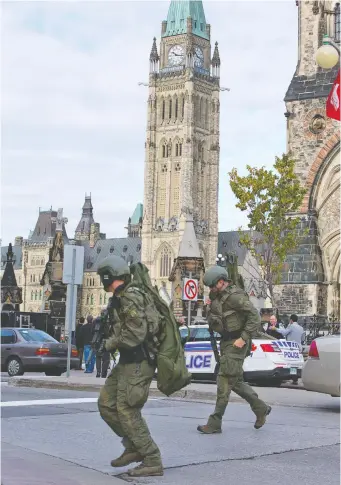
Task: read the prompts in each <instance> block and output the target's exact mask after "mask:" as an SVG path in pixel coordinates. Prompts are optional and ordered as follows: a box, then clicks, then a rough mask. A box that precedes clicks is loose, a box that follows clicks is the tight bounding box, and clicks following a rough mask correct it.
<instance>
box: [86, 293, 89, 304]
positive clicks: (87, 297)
mask: <svg viewBox="0 0 341 485" xmlns="http://www.w3.org/2000/svg"><path fill="white" fill-rule="evenodd" d="M86 304H87V305H89V295H86Z"/></svg>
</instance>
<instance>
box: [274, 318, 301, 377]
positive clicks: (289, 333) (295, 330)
mask: <svg viewBox="0 0 341 485" xmlns="http://www.w3.org/2000/svg"><path fill="white" fill-rule="evenodd" d="M277 332H279V333H280V334H281V336H283V337H286V339H287V340H288V341H290V342H296V343H297V344H298V345H299V349H300V351H302V344H303V342H304V338H305V332H304V329H303V327H302V326H301V325H300V324H299V323H298V316H297V315H296V314H295V313H293V314H292V315H290V320H289V325H288V326H287V328H279V329H277ZM292 383H293V384H295V385H297V384H298V376H294V377H293V378H292Z"/></svg>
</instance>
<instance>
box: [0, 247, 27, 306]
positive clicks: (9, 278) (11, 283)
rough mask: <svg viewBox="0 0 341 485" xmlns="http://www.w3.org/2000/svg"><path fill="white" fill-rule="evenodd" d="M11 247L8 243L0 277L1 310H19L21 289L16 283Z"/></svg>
mask: <svg viewBox="0 0 341 485" xmlns="http://www.w3.org/2000/svg"><path fill="white" fill-rule="evenodd" d="M13 257H14V254H13V248H12V244H11V243H10V244H9V245H8V251H7V259H6V267H5V271H4V274H3V276H2V279H1V305H2V306H1V309H2V311H13V310H19V305H20V303H22V294H21V293H22V290H21V288H19V287H18V285H17V280H16V278H15V273H14V268H13V264H14V261H13Z"/></svg>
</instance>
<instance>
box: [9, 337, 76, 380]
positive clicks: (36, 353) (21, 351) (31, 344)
mask: <svg viewBox="0 0 341 485" xmlns="http://www.w3.org/2000/svg"><path fill="white" fill-rule="evenodd" d="M66 367H67V344H61V343H59V342H58V341H57V340H55V339H54V338H53V337H51V336H50V335H48V334H47V333H45V332H43V331H42V330H36V329H33V328H1V371H2V372H8V374H9V375H10V376H21V375H23V374H24V372H45V374H46V375H47V376H60V375H62V374H63V373H64V372H65V371H66ZM77 368H79V358H78V352H77V349H76V347H74V346H72V348H71V369H77Z"/></svg>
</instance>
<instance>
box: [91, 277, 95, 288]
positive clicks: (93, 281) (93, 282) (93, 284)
mask: <svg viewBox="0 0 341 485" xmlns="http://www.w3.org/2000/svg"><path fill="white" fill-rule="evenodd" d="M92 286H95V278H92Z"/></svg>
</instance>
